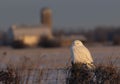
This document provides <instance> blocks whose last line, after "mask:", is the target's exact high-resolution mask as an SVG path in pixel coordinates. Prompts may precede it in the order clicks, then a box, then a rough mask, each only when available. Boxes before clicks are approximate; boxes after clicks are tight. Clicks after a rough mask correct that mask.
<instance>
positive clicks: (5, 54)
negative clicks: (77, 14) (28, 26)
mask: <svg viewBox="0 0 120 84" xmlns="http://www.w3.org/2000/svg"><path fill="white" fill-rule="evenodd" d="M88 48H89V50H90V52H91V54H92V56H93V58H94V61H95V63H98V62H99V63H103V62H105V63H107V62H108V60H109V59H110V60H112V61H113V62H115V64H116V65H117V66H119V64H120V46H114V47H113V46H105V47H102V46H99V47H88ZM23 57H27V59H29V60H31V61H30V62H33V63H34V64H35V63H36V65H37V66H40V67H47V68H61V67H65V66H66V62H68V61H69V59H70V50H69V48H48V49H44V48H33V49H32V48H26V49H12V48H5V47H4V48H3V47H2V48H0V62H1V63H13V64H17V63H19V62H21V61H22V58H23ZM28 62H29V61H28ZM69 64H70V63H69Z"/></svg>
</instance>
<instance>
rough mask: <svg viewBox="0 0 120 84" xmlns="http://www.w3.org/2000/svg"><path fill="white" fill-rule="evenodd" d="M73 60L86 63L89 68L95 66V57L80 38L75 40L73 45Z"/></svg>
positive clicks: (75, 62)
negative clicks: (93, 57)
mask: <svg viewBox="0 0 120 84" xmlns="http://www.w3.org/2000/svg"><path fill="white" fill-rule="evenodd" d="M71 60H72V63H73V64H77V63H82V64H86V65H87V66H88V68H94V65H93V59H92V56H91V54H90V52H89V50H88V49H87V48H86V47H85V46H84V45H83V43H82V42H81V41H79V40H75V41H74V42H73V43H72V46H71Z"/></svg>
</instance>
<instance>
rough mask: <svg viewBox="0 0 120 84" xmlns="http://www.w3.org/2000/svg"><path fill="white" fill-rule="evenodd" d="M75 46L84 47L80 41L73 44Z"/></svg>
mask: <svg viewBox="0 0 120 84" xmlns="http://www.w3.org/2000/svg"><path fill="white" fill-rule="evenodd" d="M73 45H74V46H83V43H82V42H81V41H80V40H75V41H74V42H73Z"/></svg>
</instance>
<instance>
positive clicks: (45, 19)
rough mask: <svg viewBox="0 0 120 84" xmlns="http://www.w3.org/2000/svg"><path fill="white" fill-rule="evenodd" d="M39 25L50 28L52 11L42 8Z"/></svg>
mask: <svg viewBox="0 0 120 84" xmlns="http://www.w3.org/2000/svg"><path fill="white" fill-rule="evenodd" d="M41 23H42V24H43V25H46V26H48V27H50V28H52V11H51V9H50V8H43V9H42V10H41Z"/></svg>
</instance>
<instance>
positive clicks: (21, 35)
mask: <svg viewBox="0 0 120 84" xmlns="http://www.w3.org/2000/svg"><path fill="white" fill-rule="evenodd" d="M51 13H52V12H51V9H49V8H43V9H42V11H41V13H40V14H41V20H40V21H41V23H40V24H41V25H32V26H31V25H13V26H11V27H10V28H9V30H8V37H9V38H8V42H9V44H16V43H17V44H24V45H26V46H31V47H33V46H37V45H38V44H39V42H40V41H41V39H42V38H43V37H45V38H47V39H52V38H53V35H52V14H51Z"/></svg>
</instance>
